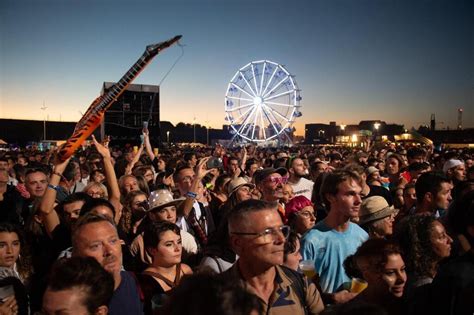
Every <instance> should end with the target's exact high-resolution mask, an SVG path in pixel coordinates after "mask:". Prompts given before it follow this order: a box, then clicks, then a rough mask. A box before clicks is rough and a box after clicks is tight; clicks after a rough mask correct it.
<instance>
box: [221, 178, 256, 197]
mask: <svg viewBox="0 0 474 315" xmlns="http://www.w3.org/2000/svg"><path fill="white" fill-rule="evenodd" d="M242 186H248V187H249V188H250V190H252V189H254V187H255V185H254V184H251V183H249V182H247V181H246V180H245V179H244V178H242V177H237V178H235V179H233V180H231V181H230V182H229V186H228V188H227V191H228V193H229V196H230V195H232V194H233V193H234V192H236V191H237V189H239V188H240V187H242Z"/></svg>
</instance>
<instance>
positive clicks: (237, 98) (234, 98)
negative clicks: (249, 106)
mask: <svg viewBox="0 0 474 315" xmlns="http://www.w3.org/2000/svg"><path fill="white" fill-rule="evenodd" d="M227 98H231V99H233V100H238V101H250V102H253V100H252V99H250V98H244V97H236V96H227Z"/></svg>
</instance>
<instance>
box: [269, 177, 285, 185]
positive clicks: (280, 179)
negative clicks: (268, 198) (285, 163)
mask: <svg viewBox="0 0 474 315" xmlns="http://www.w3.org/2000/svg"><path fill="white" fill-rule="evenodd" d="M266 180H267V182H271V183H273V184H275V185H278V184H283V185H284V184H286V183H287V182H288V177H286V176H284V177H277V176H272V177H268V178H267V179H266Z"/></svg>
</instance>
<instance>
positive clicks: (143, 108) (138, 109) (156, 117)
mask: <svg viewBox="0 0 474 315" xmlns="http://www.w3.org/2000/svg"><path fill="white" fill-rule="evenodd" d="M115 84H116V83H113V82H104V84H103V86H102V92H101V95H104V94H107V93H108V92H109V90H110V89H112V88H113V87H114V86H115ZM143 122H148V130H149V131H150V140H152V141H156V142H157V143H156V145H160V144H161V142H162V141H161V129H160V87H159V86H157V85H145V84H130V85H129V86H128V87H127V89H126V90H125V91H124V92H123V94H122V95H120V97H119V98H118V99H117V101H116V102H114V103H113V104H112V106H110V108H109V109H108V110H107V112H105V115H104V120H103V122H102V124H101V126H100V135H101V138H102V139H103V138H104V136H106V135H107V136H110V137H111V140H112V141H113V143H115V144H125V143H137V142H139V141H140V135H141V134H142V129H143Z"/></svg>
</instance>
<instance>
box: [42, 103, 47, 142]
mask: <svg viewBox="0 0 474 315" xmlns="http://www.w3.org/2000/svg"><path fill="white" fill-rule="evenodd" d="M47 108H48V107H46V106H45V105H44V101H43V107H41V110H42V111H43V141H46V115H45V111H46V109H47Z"/></svg>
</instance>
